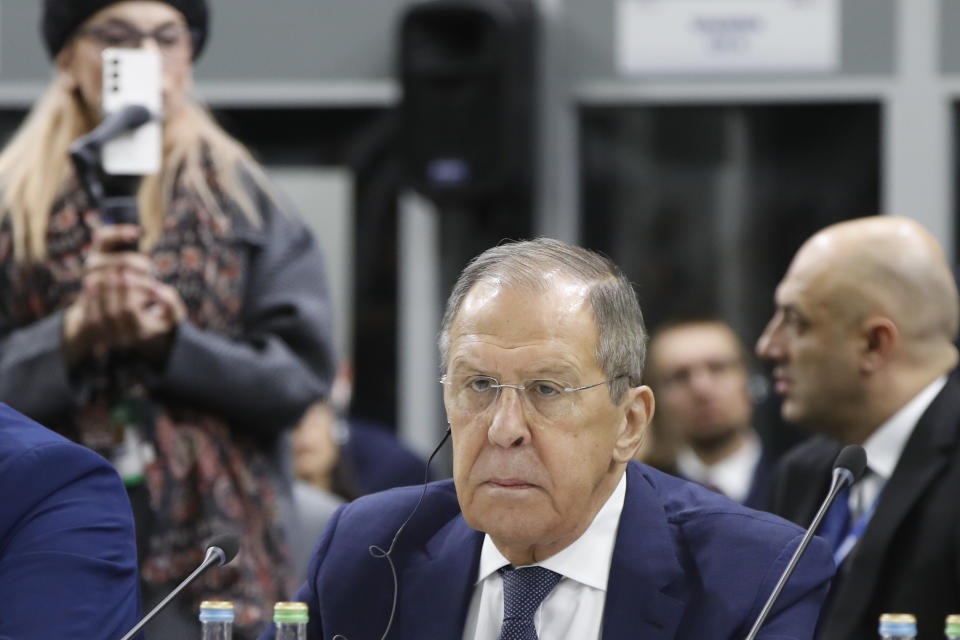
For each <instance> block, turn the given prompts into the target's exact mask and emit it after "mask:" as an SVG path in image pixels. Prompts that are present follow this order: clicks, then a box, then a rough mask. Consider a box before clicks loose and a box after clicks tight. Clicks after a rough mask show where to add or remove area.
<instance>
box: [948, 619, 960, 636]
mask: <svg viewBox="0 0 960 640" xmlns="http://www.w3.org/2000/svg"><path fill="white" fill-rule="evenodd" d="M945 633H946V634H947V635H948V636H950V635H952V636H960V615H956V614H954V615H950V616H947V628H946V630H945Z"/></svg>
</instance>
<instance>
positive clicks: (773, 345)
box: [755, 320, 781, 360]
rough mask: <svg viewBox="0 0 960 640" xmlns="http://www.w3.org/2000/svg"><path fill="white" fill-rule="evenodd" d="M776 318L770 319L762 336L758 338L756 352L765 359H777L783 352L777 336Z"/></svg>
mask: <svg viewBox="0 0 960 640" xmlns="http://www.w3.org/2000/svg"><path fill="white" fill-rule="evenodd" d="M774 322H775V320H770V322H769V323H768V324H767V326H766V327H765V328H764V329H763V333H761V334H760V337H759V338H757V346H756V349H755V351H756V353H757V355H758V356H759V357H761V358H763V359H764V360H775V359H776V358H778V357H779V356H780V354H781V350H780V348H779V344H778V342H777V340H776V339H775V338H776V327H775V326H774Z"/></svg>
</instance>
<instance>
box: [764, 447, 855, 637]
mask: <svg viewBox="0 0 960 640" xmlns="http://www.w3.org/2000/svg"><path fill="white" fill-rule="evenodd" d="M866 468H867V452H866V451H864V450H863V447H861V446H860V445H858V444H850V445H847V446H845V447H844V448H843V449H842V450H841V451H840V454H839V455H838V456H837V459H836V461H835V462H834V463H833V478H832V479H831V481H830V490H829V491H828V492H827V497H826V498H825V499H824V501H823V504H821V505H820V510H819V511H817V515H815V516H814V517H813V522H811V523H810V526H809V527H807V532H806V533H805V534H804V535H803V539H802V540H801V541H800V546H798V547H797V550H796V551H794V552H793V557H792V558H790V562H789V563H788V564H787V568H786V569H784V570H783V574H782V575H781V576H780V580H779V581H778V582H777V586H775V587H774V588H773V593H771V594H770V597H769V598H767V603H766V604H765V605H763V610H762V611H760V615H759V616H757V620H756V622H754V623H753V628H751V629H750V633H748V634H747V637H746V639H745V640H754V638H756V637H757V633H759V631H760V627H762V626H763V623H764V621H765V620H766V619H767V616H768V615H769V614H770V610H771V609H773V605H774V603H776V601H777V598H778V597H780V592H781V591H783V587H784V585H786V584H787V580H789V579H790V576H791V575H793V570H794V569H795V568H796V567H797V563H798V562H800V556H802V555H803V552H804V551H805V550H806V548H807V545H808V544H810V541H811V540H812V539H813V534H814V533H815V532H816V530H817V529H818V528H819V527H820V522H821V521H822V520H823V517H824V516H825V515H826V514H827V510H828V509H829V508H830V505H832V504H833V501H834V500H835V499H836V497H837V494H838V493H840V491H841V490H842V489H844V488H845V487H850V486H852V485H853V484H854V483H855V482H856V481H857V480H859V479H860V476H862V475H863V472H864V470H865V469H866Z"/></svg>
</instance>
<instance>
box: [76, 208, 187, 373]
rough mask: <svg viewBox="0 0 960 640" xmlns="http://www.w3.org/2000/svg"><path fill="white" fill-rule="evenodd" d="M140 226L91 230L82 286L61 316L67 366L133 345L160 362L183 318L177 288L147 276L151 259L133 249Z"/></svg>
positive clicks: (184, 316)
mask: <svg viewBox="0 0 960 640" xmlns="http://www.w3.org/2000/svg"><path fill="white" fill-rule="evenodd" d="M139 237H140V228H139V227H136V226H134V225H110V226H104V227H101V228H99V229H97V230H96V231H95V232H94V234H93V244H92V246H91V249H90V253H89V254H88V256H87V260H86V263H85V265H84V276H83V289H82V291H81V293H80V295H79V297H78V298H77V300H76V301H75V302H74V303H73V304H72V305H71V306H70V307H69V308H68V309H67V312H66V316H65V318H64V340H63V342H64V352H65V355H66V358H67V362H68V364H70V365H73V364H76V363H77V362H79V361H80V360H82V359H83V358H84V357H86V356H87V355H89V354H91V353H92V354H93V355H94V356H96V357H106V356H107V354H109V353H110V352H112V351H115V350H118V349H123V350H130V349H133V350H137V351H139V352H140V353H141V354H143V355H144V356H146V357H147V358H149V359H151V360H153V361H155V362H162V361H163V360H164V359H165V358H166V356H167V354H168V352H169V349H170V346H171V344H172V340H173V335H174V330H175V328H176V326H177V325H178V324H179V323H180V322H181V321H182V320H184V318H186V307H185V306H184V304H183V300H182V299H181V298H180V295H179V294H178V293H177V291H176V290H175V289H174V288H173V287H170V286H169V285H166V284H164V283H162V282H160V281H159V280H157V279H156V277H155V276H154V275H153V263H152V262H151V261H150V259H149V258H148V257H147V256H145V255H143V254H141V253H138V252H136V251H129V250H126V248H127V247H130V246H132V245H135V244H136V242H137V240H138V239H139Z"/></svg>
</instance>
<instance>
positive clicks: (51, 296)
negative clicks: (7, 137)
mask: <svg viewBox="0 0 960 640" xmlns="http://www.w3.org/2000/svg"><path fill="white" fill-rule="evenodd" d="M207 22H208V9H207V5H206V3H205V2H204V1H203V0H176V1H174V0H169V1H163V2H161V1H148V0H136V1H126V2H117V1H115V0H114V1H110V0H45V2H44V5H43V24H42V30H43V36H44V41H45V45H46V47H47V50H48V52H49V54H50V56H51V58H53V60H54V61H55V73H54V78H53V82H52V83H51V85H50V87H49V88H48V89H47V91H46V93H45V94H44V95H43V96H42V97H41V98H40V99H39V101H38V102H37V103H36V104H35V105H34V107H33V108H32V110H31V112H30V114H29V116H28V117H27V119H26V121H25V122H24V123H23V124H22V126H21V127H20V129H19V130H18V131H17V133H16V134H15V136H14V137H13V139H12V140H11V141H10V142H9V143H8V145H7V146H6V148H5V150H4V151H3V152H2V154H0V207H2V208H0V401H2V402H6V403H8V404H9V405H11V406H12V407H14V408H16V409H19V410H20V411H22V412H23V413H26V414H27V415H29V416H31V417H32V418H34V419H36V420H38V421H41V422H43V423H44V424H46V425H48V426H50V427H52V428H55V429H56V430H58V431H60V432H61V433H64V434H66V435H68V436H69V437H71V438H73V439H75V440H77V441H79V442H81V443H84V444H87V445H88V446H90V447H92V448H94V449H95V450H97V451H98V452H101V453H102V454H103V455H104V456H105V457H107V458H108V459H110V460H111V461H113V462H114V464H115V466H116V467H117V468H118V470H119V471H120V472H121V475H122V476H123V478H124V481H125V482H126V483H127V487H128V492H129V495H130V497H131V501H132V503H133V507H134V512H135V517H136V524H137V533H138V542H139V547H140V568H141V580H142V586H143V591H144V593H143V596H144V607H145V610H147V609H148V608H149V607H151V606H152V604H153V603H155V602H156V601H158V600H159V599H160V598H161V597H162V596H163V595H165V594H166V593H167V592H168V591H169V590H170V589H171V588H172V587H173V586H174V585H175V584H176V583H177V582H179V581H180V580H181V579H182V578H184V577H185V576H186V575H187V574H188V573H189V572H190V571H191V570H192V569H193V568H194V567H195V566H196V565H197V564H199V562H200V561H201V560H202V558H203V550H204V549H203V541H204V540H205V539H206V538H207V537H208V536H209V535H211V534H214V533H219V532H222V531H224V530H234V531H237V532H239V533H240V534H241V545H240V553H239V555H238V557H237V559H236V560H235V561H234V562H233V563H232V564H231V565H230V566H228V567H226V568H223V569H219V570H217V571H213V572H210V573H208V574H207V575H206V576H205V577H204V578H202V579H201V581H200V583H199V584H197V585H196V586H195V587H194V588H193V589H192V591H193V594H194V597H193V598H189V597H188V598H182V599H181V600H180V603H179V604H180V607H179V609H178V608H177V607H176V606H174V607H170V608H168V611H171V613H170V614H168V615H166V617H165V618H164V619H163V620H158V621H157V624H156V626H152V627H151V629H152V630H153V631H154V633H155V634H156V636H157V637H171V638H172V637H185V636H184V635H183V634H189V633H194V632H195V629H196V622H195V621H196V609H195V608H194V607H195V605H196V602H197V601H198V600H199V599H202V598H206V597H216V598H223V599H229V600H233V601H234V602H235V603H236V607H237V624H236V635H237V637H238V638H246V637H255V636H256V634H257V632H258V631H259V630H260V628H261V627H262V625H263V624H264V623H265V622H266V621H267V620H268V618H269V615H270V609H271V606H272V603H273V602H274V601H276V600H281V599H284V598H286V597H288V596H289V595H291V594H292V591H291V590H290V589H291V588H292V587H293V586H294V585H292V584H289V582H290V581H289V576H290V575H291V573H290V570H289V561H288V553H289V552H288V548H287V543H286V540H285V536H284V534H283V528H282V523H283V522H284V521H285V518H286V517H287V514H286V513H283V509H282V508H281V507H282V506H283V501H282V500H281V497H282V495H284V494H285V492H284V483H283V481H282V478H281V477H280V475H281V474H280V472H279V469H280V461H279V458H278V457H277V456H275V447H276V443H277V436H278V434H279V432H280V431H281V430H282V429H283V428H284V427H288V426H292V425H294V424H295V423H296V422H297V421H298V420H299V418H300V417H301V415H302V414H303V412H304V411H305V410H306V408H307V407H308V406H309V405H310V404H311V403H313V402H315V401H316V400H318V399H320V398H322V397H323V396H324V395H325V394H326V392H327V390H328V387H329V384H330V381H331V379H332V377H333V362H332V347H331V338H330V333H331V332H330V317H331V314H330V309H329V304H328V296H327V290H326V285H325V279H324V274H323V267H322V261H321V256H320V254H319V250H318V248H317V245H316V243H315V241H314V238H313V237H312V235H311V234H310V232H309V231H308V229H307V228H306V227H305V226H304V224H303V223H302V222H301V221H300V219H299V218H298V217H297V216H296V215H294V214H292V213H291V212H287V211H281V210H280V208H279V206H278V203H277V201H276V199H275V197H274V194H273V193H272V191H271V189H270V187H269V185H268V184H267V180H266V177H265V176H264V173H263V171H262V169H261V168H260V167H259V166H258V165H257V164H256V162H255V161H254V160H253V159H252V157H251V156H250V154H249V153H248V152H247V151H246V150H245V149H244V147H243V146H242V145H241V144H239V143H238V142H237V141H236V140H234V139H233V138H231V137H230V136H229V135H228V134H227V133H226V132H224V131H223V130H222V129H221V128H220V127H219V126H218V125H217V124H216V123H215V122H214V121H213V119H212V117H211V116H210V115H209V114H208V113H207V112H206V110H205V109H204V108H202V107H201V106H200V105H199V104H198V103H197V102H196V101H195V100H193V99H192V98H191V97H190V96H189V91H190V89H191V88H192V84H193V61H194V60H195V59H196V57H197V55H199V53H200V52H201V51H202V49H203V46H204V44H205V41H206V35H207ZM107 47H122V48H138V47H143V48H154V49H157V50H158V52H159V54H160V56H161V58H162V93H163V157H162V165H161V169H160V171H159V172H158V173H157V174H155V175H151V176H147V177H145V178H144V179H143V180H142V182H141V184H140V186H139V191H138V193H137V202H138V205H139V220H140V224H139V225H129V224H117V225H105V224H103V221H102V220H101V217H100V213H99V211H98V210H97V209H96V208H95V207H94V206H93V205H92V203H91V202H90V201H89V200H88V198H87V197H86V196H85V194H84V192H83V190H82V189H81V188H80V185H79V183H78V180H77V177H76V175H75V173H74V171H73V168H72V166H71V163H70V160H69V156H68V147H69V145H70V143H71V142H73V141H74V140H75V139H77V138H78V137H79V136H81V135H83V134H85V133H87V132H89V131H90V130H91V129H92V128H93V127H94V126H95V125H96V124H97V123H98V122H99V121H100V119H101V107H100V105H101V91H102V87H101V77H102V63H101V54H102V53H103V51H104V49H105V48H107ZM131 246H132V247H135V248H134V249H131ZM100 604H102V606H110V603H100ZM178 625H180V626H178Z"/></svg>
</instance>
